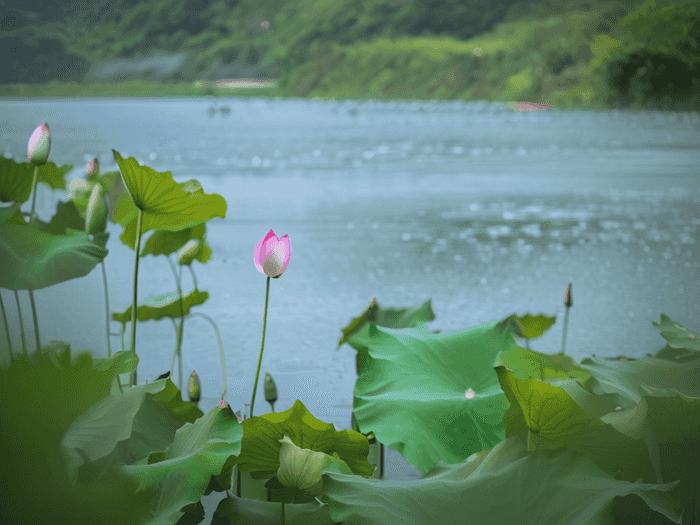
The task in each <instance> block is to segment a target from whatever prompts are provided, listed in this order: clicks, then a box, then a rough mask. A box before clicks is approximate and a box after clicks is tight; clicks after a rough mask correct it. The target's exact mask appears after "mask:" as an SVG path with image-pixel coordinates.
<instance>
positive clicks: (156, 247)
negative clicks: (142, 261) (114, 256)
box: [139, 224, 211, 264]
mask: <svg viewBox="0 0 700 525" xmlns="http://www.w3.org/2000/svg"><path fill="white" fill-rule="evenodd" d="M206 231H207V225H206V224H198V225H197V226H193V227H192V228H185V229H184V230H180V231H177V232H172V231H168V230H158V231H155V232H153V234H151V236H150V237H149V238H148V240H147V241H146V244H145V245H144V247H143V250H141V254H140V255H139V257H145V256H146V255H148V254H151V255H170V254H171V253H173V252H177V251H178V250H179V249H180V248H182V247H183V246H184V245H185V244H186V243H187V241H189V240H191V239H199V240H200V241H201V242H202V245H201V247H200V249H199V253H198V254H197V257H195V259H194V260H196V261H199V262H200V263H202V264H204V263H206V262H207V261H208V260H209V259H211V247H210V246H209V244H207V241H206Z"/></svg>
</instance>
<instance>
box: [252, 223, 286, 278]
mask: <svg viewBox="0 0 700 525" xmlns="http://www.w3.org/2000/svg"><path fill="white" fill-rule="evenodd" d="M291 256H292V246H291V244H290V243H289V235H285V236H284V237H282V238H281V239H278V238H277V235H275V232H273V231H272V230H270V231H269V232H268V234H267V235H266V236H265V238H264V239H263V240H262V241H260V242H259V243H258V245H257V246H256V247H255V252H254V253H253V260H254V262H255V267H256V268H257V269H258V271H259V272H260V273H264V274H265V275H267V276H268V277H279V276H280V275H282V274H283V273H284V271H285V270H286V269H287V265H288V264H289V259H290V257H291Z"/></svg>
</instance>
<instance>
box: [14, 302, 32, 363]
mask: <svg viewBox="0 0 700 525" xmlns="http://www.w3.org/2000/svg"><path fill="white" fill-rule="evenodd" d="M15 301H17V315H18V316H19V333H20V334H22V350H24V355H25V357H29V354H28V353H27V342H26V340H25V339H24V323H22V310H21V309H20V307H19V294H18V293H17V290H15Z"/></svg>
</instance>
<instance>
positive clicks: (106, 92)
mask: <svg viewBox="0 0 700 525" xmlns="http://www.w3.org/2000/svg"><path fill="white" fill-rule="evenodd" d="M406 95H407V96H404V97H400V98H395V99H389V98H385V97H384V94H383V93H368V92H362V93H344V94H343V96H340V95H338V96H324V97H319V96H308V95H307V96H304V95H300V94H296V93H293V92H289V90H285V89H282V88H281V87H280V86H279V84H278V82H277V80H276V79H268V80H259V79H249V78H243V79H222V80H217V81H206V80H199V81H195V82H179V83H160V82H148V81H144V80H132V81H128V82H116V83H101V84H100V83H91V84H80V83H78V82H58V81H55V80H54V81H51V82H48V83H46V84H0V101H2V100H12V99H18V100H22V99H26V98H80V97H83V98H98V97H102V98H122V97H123V98H197V97H201V98H205V99H208V98H219V97H226V98H250V97H256V98H284V99H297V100H366V101H368V100H375V101H378V100H381V101H384V102H388V101H389V100H396V101H457V100H462V101H464V102H470V100H465V99H461V98H455V99H452V98H424V97H419V96H413V97H411V96H409V93H406ZM476 101H477V100H474V102H476ZM478 101H480V102H488V103H493V104H502V105H504V106H506V107H508V108H510V109H512V110H514V111H535V110H548V109H554V110H571V111H610V110H620V111H644V110H647V111H680V112H697V111H698V110H697V109H683V108H680V109H674V108H669V109H664V108H654V107H644V106H639V105H631V106H629V107H612V106H609V105H606V104H605V103H603V102H598V101H592V102H590V103H588V104H582V103H569V104H562V103H561V101H555V102H554V103H551V102H548V101H534V100H531V101H512V100H495V99H494V100H490V99H478Z"/></svg>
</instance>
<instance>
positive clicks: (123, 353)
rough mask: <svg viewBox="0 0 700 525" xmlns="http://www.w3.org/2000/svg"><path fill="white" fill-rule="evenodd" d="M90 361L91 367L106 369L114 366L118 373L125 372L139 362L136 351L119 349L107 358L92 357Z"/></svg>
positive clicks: (129, 370)
mask: <svg viewBox="0 0 700 525" xmlns="http://www.w3.org/2000/svg"><path fill="white" fill-rule="evenodd" d="M92 362H93V365H92V367H93V368H94V369H95V370H107V368H108V367H110V366H114V367H115V370H116V371H117V373H118V374H126V373H128V372H131V371H132V370H134V369H135V368H136V366H137V365H138V364H139V358H138V356H137V355H136V352H131V351H129V350H120V351H119V352H115V353H114V354H112V356H111V357H108V358H106V357H93V358H92Z"/></svg>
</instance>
